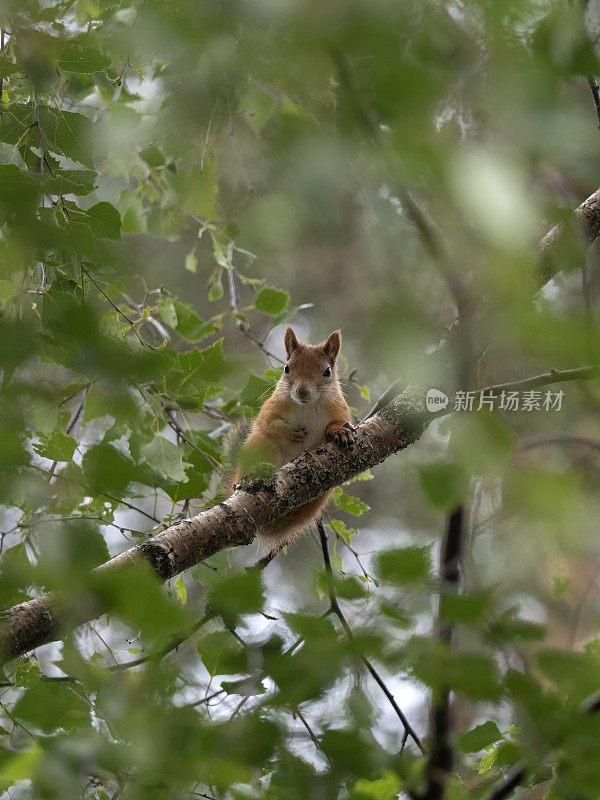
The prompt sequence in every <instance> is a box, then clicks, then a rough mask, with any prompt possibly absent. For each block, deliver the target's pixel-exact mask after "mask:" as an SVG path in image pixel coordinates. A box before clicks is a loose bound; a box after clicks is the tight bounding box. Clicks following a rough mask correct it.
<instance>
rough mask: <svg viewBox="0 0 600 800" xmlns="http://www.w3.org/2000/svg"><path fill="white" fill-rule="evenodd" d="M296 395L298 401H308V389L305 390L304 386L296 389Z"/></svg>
mask: <svg viewBox="0 0 600 800" xmlns="http://www.w3.org/2000/svg"><path fill="white" fill-rule="evenodd" d="M296 394H297V395H298V399H299V400H308V398H309V397H310V389H307V388H306V386H299V387H298V388H297V389H296Z"/></svg>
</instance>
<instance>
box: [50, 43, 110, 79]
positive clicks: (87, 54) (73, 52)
mask: <svg viewBox="0 0 600 800" xmlns="http://www.w3.org/2000/svg"><path fill="white" fill-rule="evenodd" d="M109 65H110V58H108V56H105V55H103V54H102V53H101V52H100V51H99V50H96V49H95V48H93V47H82V46H81V45H80V44H79V43H78V42H76V41H70V42H67V43H66V44H65V46H64V47H62V48H61V50H60V55H59V60H58V66H59V67H60V69H64V70H67V71H69V72H97V71H98V70H101V69H106V67H108V66H109Z"/></svg>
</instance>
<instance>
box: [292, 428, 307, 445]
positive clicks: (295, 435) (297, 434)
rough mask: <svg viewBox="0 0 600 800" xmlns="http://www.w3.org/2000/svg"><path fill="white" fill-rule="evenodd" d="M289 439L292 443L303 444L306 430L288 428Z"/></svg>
mask: <svg viewBox="0 0 600 800" xmlns="http://www.w3.org/2000/svg"><path fill="white" fill-rule="evenodd" d="M290 439H291V440H292V442H303V441H304V440H305V439H306V428H301V427H300V426H297V427H295V428H292V427H290Z"/></svg>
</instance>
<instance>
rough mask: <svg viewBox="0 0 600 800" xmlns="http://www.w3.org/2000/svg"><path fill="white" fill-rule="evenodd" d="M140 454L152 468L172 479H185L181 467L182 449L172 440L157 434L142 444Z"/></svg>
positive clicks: (185, 476)
mask: <svg viewBox="0 0 600 800" xmlns="http://www.w3.org/2000/svg"><path fill="white" fill-rule="evenodd" d="M140 452H141V456H142V458H143V459H144V461H145V462H146V463H147V464H149V465H150V466H151V467H152V469H154V470H155V471H156V472H158V474H159V475H162V476H163V477H165V478H168V479H170V480H172V481H186V480H187V475H186V474H185V471H184V468H183V450H182V449H181V448H180V447H178V446H177V445H176V444H173V442H170V441H169V440H168V439H165V437H164V436H161V435H160V434H157V435H156V436H154V438H153V439H152V440H151V441H150V442H148V443H147V444H145V445H143V447H142V449H141V451H140Z"/></svg>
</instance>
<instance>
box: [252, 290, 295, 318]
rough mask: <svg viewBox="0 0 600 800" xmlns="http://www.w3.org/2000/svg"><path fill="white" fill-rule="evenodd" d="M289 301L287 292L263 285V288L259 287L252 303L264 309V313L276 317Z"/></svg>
mask: <svg viewBox="0 0 600 800" xmlns="http://www.w3.org/2000/svg"><path fill="white" fill-rule="evenodd" d="M289 302H290V295H289V292H285V291H283V290H282V289H275V288H274V287H272V286H265V287H264V289H261V290H260V292H259V293H258V296H257V298H256V300H255V301H254V305H255V306H256V308H258V309H260V310H261V311H264V312H265V314H270V315H271V316H272V317H276V316H277V315H278V314H281V313H282V311H285V309H286V308H287V306H288V304H289Z"/></svg>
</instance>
